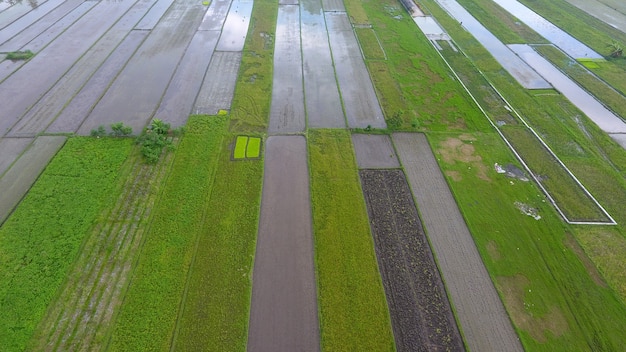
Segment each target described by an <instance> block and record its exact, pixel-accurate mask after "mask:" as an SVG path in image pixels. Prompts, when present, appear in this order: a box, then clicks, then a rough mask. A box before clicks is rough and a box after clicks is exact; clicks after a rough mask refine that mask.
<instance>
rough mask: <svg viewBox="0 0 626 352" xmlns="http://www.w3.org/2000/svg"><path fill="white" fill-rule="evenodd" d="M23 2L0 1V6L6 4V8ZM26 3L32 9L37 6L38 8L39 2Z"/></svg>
mask: <svg viewBox="0 0 626 352" xmlns="http://www.w3.org/2000/svg"><path fill="white" fill-rule="evenodd" d="M23 2H24V0H0V5H2V4H8V6H13V5H17V4H21V3H23ZM27 3H28V5H30V7H32V8H33V9H34V8H37V6H39V1H37V0H27ZM8 6H7V7H8Z"/></svg>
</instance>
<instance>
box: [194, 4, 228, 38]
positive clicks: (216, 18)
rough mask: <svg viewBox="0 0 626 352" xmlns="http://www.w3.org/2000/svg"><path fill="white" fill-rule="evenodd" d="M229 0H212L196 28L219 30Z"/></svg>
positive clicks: (226, 12) (224, 18) (226, 11)
mask: <svg viewBox="0 0 626 352" xmlns="http://www.w3.org/2000/svg"><path fill="white" fill-rule="evenodd" d="M230 4H231V0H213V1H212V2H211V5H210V6H209V9H208V10H207V12H206V13H205V14H204V17H203V18H202V23H200V27H199V28H198V30H200V31H219V30H222V26H223V25H224V21H225V20H226V15H227V14H228V9H229V8H230Z"/></svg>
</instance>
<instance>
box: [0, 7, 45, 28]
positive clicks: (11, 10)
mask: <svg viewBox="0 0 626 352" xmlns="http://www.w3.org/2000/svg"><path fill="white" fill-rule="evenodd" d="M44 3H45V1H41V2H39V3H38V4H39V5H43V4H44ZM0 5H3V4H2V3H0ZM32 9H33V7H32V5H31V4H30V1H16V2H14V4H13V5H11V6H9V7H8V8H6V9H5V10H3V11H2V12H0V29H2V28H4V27H6V26H8V25H9V24H11V23H12V22H13V21H15V20H17V19H18V18H20V17H22V16H24V15H25V14H27V13H28V12H30V11H32Z"/></svg>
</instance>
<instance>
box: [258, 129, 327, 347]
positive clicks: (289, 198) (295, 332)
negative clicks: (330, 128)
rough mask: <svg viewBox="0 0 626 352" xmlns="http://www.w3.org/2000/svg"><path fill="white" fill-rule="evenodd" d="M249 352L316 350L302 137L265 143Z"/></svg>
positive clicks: (309, 207)
mask: <svg viewBox="0 0 626 352" xmlns="http://www.w3.org/2000/svg"><path fill="white" fill-rule="evenodd" d="M263 180H264V181H263V196H262V199H261V219H260V223H259V232H258V239H257V248H256V256H255V262H254V270H253V273H252V277H253V285H252V304H251V307H250V327H249V333H248V334H249V335H248V351H276V352H280V351H285V352H291V351H319V349H320V341H319V338H320V337H319V336H320V335H319V322H318V316H317V294H316V287H315V285H316V284H315V273H314V264H313V237H312V236H313V235H312V224H311V204H310V202H309V201H310V198H309V197H310V196H309V173H308V166H307V149H306V140H305V139H304V137H302V136H272V137H269V138H268V139H267V142H266V147H265V174H264V179H263Z"/></svg>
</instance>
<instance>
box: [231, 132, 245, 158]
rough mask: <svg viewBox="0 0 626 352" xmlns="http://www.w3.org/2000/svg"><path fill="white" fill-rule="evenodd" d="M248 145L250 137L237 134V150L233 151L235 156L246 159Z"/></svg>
mask: <svg viewBox="0 0 626 352" xmlns="http://www.w3.org/2000/svg"><path fill="white" fill-rule="evenodd" d="M247 145H248V137H246V136H237V139H236V140H235V150H234V151H233V158H235V159H244V158H245V157H246V146H247Z"/></svg>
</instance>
